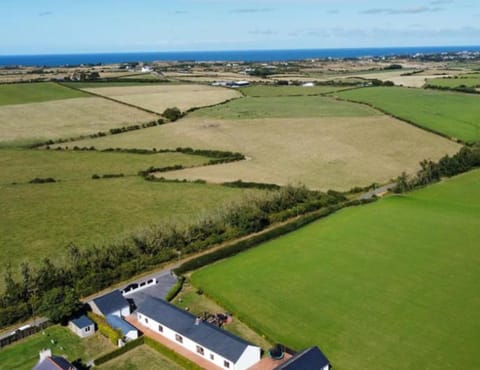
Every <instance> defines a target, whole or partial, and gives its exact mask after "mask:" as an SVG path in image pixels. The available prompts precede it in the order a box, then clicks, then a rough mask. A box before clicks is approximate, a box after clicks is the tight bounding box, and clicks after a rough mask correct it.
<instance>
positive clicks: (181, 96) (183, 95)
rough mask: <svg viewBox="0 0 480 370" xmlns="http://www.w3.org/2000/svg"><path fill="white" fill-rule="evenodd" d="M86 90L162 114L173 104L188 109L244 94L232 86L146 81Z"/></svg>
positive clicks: (181, 108) (183, 109)
mask: <svg viewBox="0 0 480 370" xmlns="http://www.w3.org/2000/svg"><path fill="white" fill-rule="evenodd" d="M137 85H138V84H137ZM85 90H86V91H90V92H93V93H95V94H99V95H104V96H108V97H110V98H114V99H116V100H119V101H122V102H125V103H128V104H133V105H135V106H138V107H141V108H145V109H148V110H151V111H154V112H158V113H162V112H163V111H164V110H165V109H166V108H169V107H178V108H179V109H180V110H182V111H185V110H187V109H190V108H194V107H204V106H208V105H212V104H218V103H221V102H223V101H225V100H229V99H233V98H237V97H240V96H241V94H240V93H239V92H238V91H235V90H232V89H226V88H221V87H212V86H207V85H174V84H171V85H165V84H159V85H157V84H153V85H152V84H148V85H147V84H144V85H142V86H123V87H98V88H86V89H85Z"/></svg>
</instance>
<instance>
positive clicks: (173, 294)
mask: <svg viewBox="0 0 480 370" xmlns="http://www.w3.org/2000/svg"><path fill="white" fill-rule="evenodd" d="M184 282H185V278H184V277H183V276H180V277H179V278H178V280H177V282H176V283H175V285H174V286H173V287H172V288H171V289H170V290H169V291H168V293H167V295H166V296H165V300H166V301H169V302H170V301H171V300H172V299H173V298H175V297H176V296H177V294H178V292H180V290H182V287H183V283H184Z"/></svg>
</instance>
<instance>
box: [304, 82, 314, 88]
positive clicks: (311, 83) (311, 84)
mask: <svg viewBox="0 0 480 370" xmlns="http://www.w3.org/2000/svg"><path fill="white" fill-rule="evenodd" d="M302 86H303V87H314V86H315V83H314V82H305V83H304V84H303V85H302Z"/></svg>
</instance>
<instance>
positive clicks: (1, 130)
mask: <svg viewBox="0 0 480 370" xmlns="http://www.w3.org/2000/svg"><path fill="white" fill-rule="evenodd" d="M65 89H66V88H65ZM67 91H73V92H74V93H75V91H74V90H70V89H67ZM157 119H158V117H157V116H156V115H154V114H150V113H146V112H144V111H142V110H139V109H135V108H131V107H128V106H125V105H123V104H118V103H115V102H112V101H109V100H106V99H103V98H94V97H86V98H76V99H64V100H54V101H48V102H42V103H29V104H15V105H3V106H1V107H0V137H1V141H2V142H3V145H5V142H10V143H12V142H13V143H31V142H35V141H45V140H48V139H58V138H63V137H70V136H73V137H75V136H79V135H84V134H92V133H96V132H98V131H108V130H109V129H111V128H114V127H122V126H125V125H127V126H128V125H133V124H135V123H143V122H148V121H153V120H157Z"/></svg>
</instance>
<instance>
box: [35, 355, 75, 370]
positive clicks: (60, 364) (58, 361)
mask: <svg viewBox="0 0 480 370" xmlns="http://www.w3.org/2000/svg"><path fill="white" fill-rule="evenodd" d="M76 369H77V368H76V367H75V366H73V365H72V364H71V363H70V362H68V361H67V360H65V359H64V358H63V357H60V356H52V357H47V358H46V359H45V360H43V361H42V362H40V363H38V364H37V366H35V367H34V368H33V370H76Z"/></svg>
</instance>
